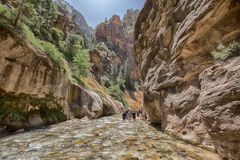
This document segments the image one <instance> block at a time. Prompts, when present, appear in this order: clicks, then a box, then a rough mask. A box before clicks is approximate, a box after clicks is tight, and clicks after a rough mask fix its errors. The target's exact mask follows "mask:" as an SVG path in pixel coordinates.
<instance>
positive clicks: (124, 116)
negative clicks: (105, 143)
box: [122, 110, 128, 121]
mask: <svg viewBox="0 0 240 160" xmlns="http://www.w3.org/2000/svg"><path fill="white" fill-rule="evenodd" d="M127 116H128V110H126V111H124V112H123V113H122V120H123V121H126V119H127Z"/></svg>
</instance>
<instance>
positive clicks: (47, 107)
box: [0, 28, 123, 131]
mask: <svg viewBox="0 0 240 160" xmlns="http://www.w3.org/2000/svg"><path fill="white" fill-rule="evenodd" d="M0 40H1V41H0V78H1V79H0V103H1V108H0V125H1V126H5V127H7V130H9V131H16V130H19V129H21V128H26V127H38V126H42V125H46V124H52V123H56V122H60V121H64V120H66V119H71V118H74V117H76V118H82V117H84V116H88V117H89V118H99V117H101V116H104V115H112V114H115V113H119V112H120V111H121V109H122V108H123V106H122V104H120V103H118V102H116V101H115V100H113V99H112V98H109V99H107V100H106V98H105V97H103V98H104V99H103V98H102V97H101V96H100V95H98V94H97V93H95V92H92V91H89V90H87V89H84V88H83V87H82V86H79V85H77V84H74V83H72V82H71V81H70V80H69V79H68V78H67V76H66V75H65V74H64V73H62V71H61V70H60V69H59V67H57V65H55V64H54V63H53V62H52V61H51V59H50V58H49V57H48V56H46V55H45V53H43V52H42V51H40V50H39V49H36V48H34V47H33V46H32V45H31V44H30V43H29V42H25V41H23V40H22V39H19V38H18V37H15V36H12V35H10V34H9V33H8V32H6V31H5V30H4V29H1V28H0ZM109 104H113V105H112V106H109ZM106 106H107V107H110V108H111V107H113V108H111V109H109V108H108V109H107V110H106Z"/></svg>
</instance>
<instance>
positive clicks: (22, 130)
mask: <svg viewBox="0 0 240 160" xmlns="http://www.w3.org/2000/svg"><path fill="white" fill-rule="evenodd" d="M24 131H25V130H24V129H19V130H17V131H16V132H15V133H16V134H19V133H23V132H24Z"/></svg>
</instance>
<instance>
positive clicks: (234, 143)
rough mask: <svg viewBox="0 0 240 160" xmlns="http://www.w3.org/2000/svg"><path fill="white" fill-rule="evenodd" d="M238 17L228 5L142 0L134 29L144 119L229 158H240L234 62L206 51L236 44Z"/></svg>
mask: <svg viewBox="0 0 240 160" xmlns="http://www.w3.org/2000/svg"><path fill="white" fill-rule="evenodd" d="M239 13H240V4H239V2H238V1H234V0H232V1H231V0H229V1H228V0H222V1H214V0H209V1H198V0H194V1H192V0H180V1H173V0H170V1H167V0H160V1H159V0H148V1H147V2H146V4H145V6H144V9H143V10H142V11H141V13H140V16H139V18H138V21H137V23H136V30H135V39H136V44H135V50H136V53H137V58H138V61H139V67H140V72H141V78H142V80H143V81H144V86H143V88H144V105H145V109H146V110H147V111H148V113H149V115H150V120H151V121H152V122H154V123H161V125H162V129H163V130H164V131H166V132H168V133H171V134H174V135H177V136H179V137H181V138H183V139H186V140H189V141H192V142H194V143H198V144H199V143H200V144H202V145H204V146H206V147H210V148H213V147H214V146H215V147H216V149H217V151H218V153H219V154H220V155H221V157H222V158H229V159H239V158H240V155H239V153H240V148H239V143H240V139H239V137H240V129H239V127H238V126H239V125H240V121H239V118H240V113H239V109H238V108H239V105H238V103H239V95H238V92H239V84H238V83H237V81H239V74H238V71H239V58H231V59H229V60H227V61H225V62H217V61H216V60H215V59H214V58H213V56H212V54H211V52H212V51H214V50H216V49H217V48H220V46H221V45H226V46H228V45H229V43H231V42H233V41H238V40H239V39H238V37H239V35H240V27H239V26H240V14H239ZM238 54H239V53H238ZM237 106H238V107H237Z"/></svg>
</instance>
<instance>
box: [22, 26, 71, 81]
mask: <svg viewBox="0 0 240 160" xmlns="http://www.w3.org/2000/svg"><path fill="white" fill-rule="evenodd" d="M24 33H25V36H26V38H27V40H28V41H29V42H30V43H32V44H33V45H34V46H35V47H37V48H39V49H41V50H42V51H43V52H44V53H46V54H47V55H48V56H49V57H50V58H51V59H52V60H53V62H54V63H55V64H56V65H57V66H58V67H59V68H60V69H61V70H62V71H63V72H64V73H66V74H67V76H68V78H70V79H71V77H72V75H71V71H70V69H69V67H68V64H67V62H66V61H65V59H64V58H63V57H64V56H63V54H62V53H61V52H60V51H59V50H58V49H57V48H56V47H55V46H54V45H53V44H51V43H49V42H46V41H42V40H40V39H38V38H36V37H35V36H34V34H33V33H32V32H31V31H30V29H29V28H28V26H26V25H24Z"/></svg>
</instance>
